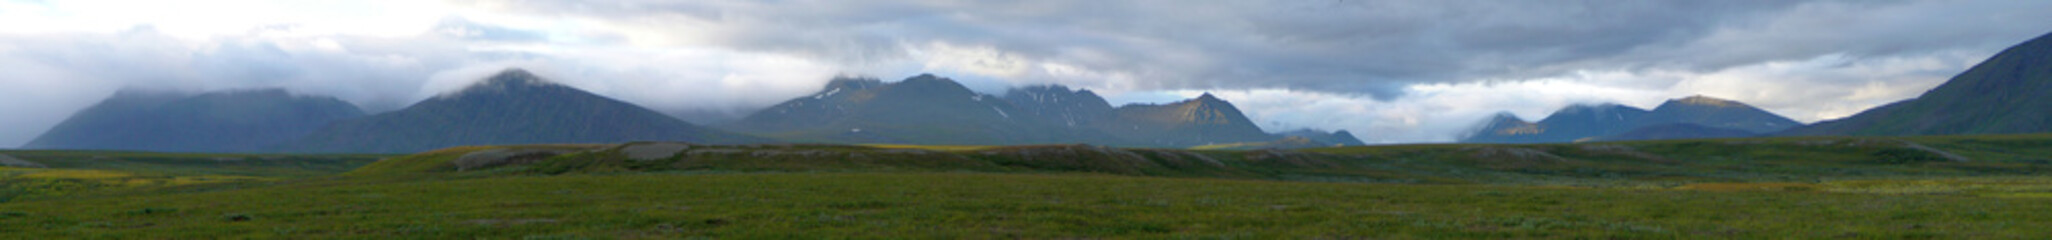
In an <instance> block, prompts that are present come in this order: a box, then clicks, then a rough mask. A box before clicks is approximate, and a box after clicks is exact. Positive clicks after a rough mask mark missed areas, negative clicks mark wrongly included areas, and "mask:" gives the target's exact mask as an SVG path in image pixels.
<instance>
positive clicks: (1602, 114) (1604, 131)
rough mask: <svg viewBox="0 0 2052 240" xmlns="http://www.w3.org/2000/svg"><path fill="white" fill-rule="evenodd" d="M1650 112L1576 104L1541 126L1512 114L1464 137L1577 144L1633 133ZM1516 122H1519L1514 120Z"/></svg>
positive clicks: (1470, 140)
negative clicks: (1641, 119)
mask: <svg viewBox="0 0 2052 240" xmlns="http://www.w3.org/2000/svg"><path fill="white" fill-rule="evenodd" d="M1647 113H1649V111H1646V110H1645V109H1639V108H1635V107H1631V106H1625V105H1618V104H1609V103H1605V104H1575V105H1570V106H1567V107H1565V108H1561V109H1560V110H1556V111H1554V112H1553V114H1552V115H1548V116H1546V118H1545V119H1541V120H1539V122H1537V123H1529V122H1524V120H1521V119H1516V116H1511V115H1509V113H1501V114H1498V115H1497V116H1496V117H1494V118H1492V119H1490V120H1488V121H1485V122H1484V123H1483V124H1479V125H1478V127H1477V129H1478V130H1476V131H1473V132H1471V133H1469V134H1468V135H1466V136H1465V137H1463V138H1462V139H1461V142H1466V143H1549V142H1574V141H1580V140H1588V139H1590V138H1592V137H1600V136H1609V135H1613V134H1618V133H1623V132H1625V131H1628V130H1631V126H1632V125H1634V124H1639V123H1638V122H1639V121H1640V118H1641V117H1644V116H1645V115H1646V114H1647ZM1512 120H1515V121H1512Z"/></svg>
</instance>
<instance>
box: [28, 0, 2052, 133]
mask: <svg viewBox="0 0 2052 240" xmlns="http://www.w3.org/2000/svg"><path fill="white" fill-rule="evenodd" d="M2047 9H2052V1H2013V0H1988V1H1881V0H1860V1H1779V0H1776V1H1729V0H1727V1H1458V0H1456V1H1447V0H1416V1H1379V0H1309V1H1243V0H1221V1H1201V0H1198V1H1193V0H1169V1H1103V0H1078V1H1064V0H1040V1H892V2H885V1H842V0H780V1H633V0H628V1H590V2H587V1H445V2H437V1H426V0H392V1H385V0H347V1H296V0H282V1H280V0H261V1H214V0H181V1H95V0H80V1H72V0H63V1H59V0H26V1H24V0H0V147H9V146H18V145H21V144H23V143H26V142H27V141H29V140H30V139H33V138H34V137H35V136H36V135H38V134H41V133H42V132H43V131H45V130H47V129H48V128H50V127H51V126H53V125H55V124H57V123H58V122H60V121H63V120H64V118H65V117H68V116H69V115H70V114H71V113H73V112H76V111H78V110H79V109H82V108H84V107H86V106H89V105H91V104H93V103H95V102H97V101H99V100H101V99H103V98H106V97H107V96H109V95H110V94H112V93H113V92H114V91H116V90H118V89H122V88H141V89H155V90H163V91H186V92H200V91H218V90H230V89H250V88H287V89H290V90H291V91H293V92H295V93H299V94H305V95H327V96H335V97H339V98H341V99H343V100H347V101H350V102H352V103H355V104H357V105H359V106H362V107H363V108H365V109H366V110H369V111H373V112H378V111H389V110H394V109H397V108H401V107H404V106H405V105H407V104H410V103H412V102H413V101H417V100H420V99H423V98H427V97H429V96H433V95H435V94H438V93H441V92H445V91H450V90H454V89H456V88H461V87H463V86H465V85H466V84H469V83H471V82H474V81H477V80H478V78H481V77H484V75H487V74H490V73H493V72H497V71H499V70H501V69H504V68H507V67H523V68H527V69H529V70H532V71H534V72H535V73H537V74H540V75H542V76H543V77H545V78H550V79H552V80H555V81H558V82H563V83H566V84H569V85H571V86H575V87H578V88H582V89H585V90H588V91H592V92H595V93H599V94H602V95H606V96H611V97H614V98H619V99H622V100H626V101H629V102H633V103H637V104H641V105H643V106H647V107H650V108H654V109H657V110H659V111H665V112H670V113H673V114H678V115H685V116H689V117H690V118H689V119H692V120H697V121H707V119H717V118H719V117H722V116H725V117H733V116H739V115H742V114H746V113H748V112H749V111H753V110H755V109H758V108H762V107H765V106H768V105H772V104H775V103H777V102H780V101H783V100H786V99H789V98H792V97H797V96H801V95H806V94H808V93H811V92H814V91H818V90H819V88H820V87H821V86H822V85H823V84H824V83H825V82H826V81H827V80H828V79H830V78H832V77H833V76H836V75H863V76H875V77H879V78H883V79H886V80H896V79H902V78H905V77H908V76H912V75H915V74H918V73H923V72H930V73H935V74H938V75H942V76H946V77H951V78H954V79H957V80H961V81H965V84H966V85H969V86H971V87H972V88H976V89H977V90H979V91H986V92H993V93H997V92H1000V91H1002V90H1003V89H1004V88H1006V87H1009V86H1018V85H1031V84H1051V83H1052V84H1065V85H1069V86H1072V87H1080V88H1086V89H1092V90H1095V91H1097V92H1099V93H1101V94H1105V95H1107V97H1108V98H1111V99H1112V101H1113V102H1114V104H1123V103H1134V102H1166V101H1173V100H1176V99H1179V98H1186V97H1193V96H1196V95H1198V94H1201V93H1204V92H1213V93H1216V94H1217V95H1218V96H1219V97H1220V98H1223V99H1226V100H1228V101H1231V102H1233V103H1235V104H1237V105H1238V106H1239V107H1241V108H1242V109H1243V110H1244V111H1245V112H1247V113H1249V114H1250V115H1251V116H1250V117H1252V118H1254V120H1255V121H1256V122H1258V123H1260V124H1261V125H1262V127H1263V128H1265V129H1266V130H1269V131H1284V130H1289V129H1291V128H1317V129H1327V130H1331V129H1347V130H1350V131H1351V132H1353V133H1355V134H1356V135H1357V136H1358V137H1360V138H1361V139H1362V140H1365V141H1367V142H1371V143H1410V142H1444V141H1451V140H1453V138H1454V137H1455V135H1456V134H1458V133H1459V132H1460V131H1461V130H1463V129H1466V128H1468V127H1469V126H1470V125H1472V124H1474V123H1475V122H1477V121H1480V120H1482V119H1483V118H1484V117H1486V116H1489V115H1490V114H1492V113H1496V112H1501V111H1509V112H1512V113H1515V114H1517V115H1518V116H1521V117H1524V118H1526V119H1531V120H1536V119H1538V118H1542V117H1544V116H1545V114H1547V113H1549V112H1551V111H1552V110H1554V109H1558V108H1561V107H1564V106H1567V105H1569V104H1575V103H1598V102H1614V103H1621V104H1626V105H1632V106H1638V107H1643V108H1651V107H1653V106H1655V105H1657V104H1659V103H1660V102H1661V101H1664V100H1666V99H1670V98H1680V97H1685V96H1689V95H1697V94H1702V95H1707V96H1712V97H1719V98H1727V99H1733V100H1738V101H1742V102H1747V103H1750V104H1753V105H1755V106H1759V107H1762V108H1765V109H1767V110H1769V111H1772V112H1775V113H1779V114H1782V115H1786V116H1788V117H1790V118H1794V119H1796V120H1799V121H1803V122H1814V121H1818V120H1826V119H1832V118H1839V117H1845V116H1849V115H1851V114H1854V113H1857V112H1859V111H1861V110H1864V109H1867V108H1870V107H1874V106H1877V105H1880V104H1884V103H1888V102H1893V101H1899V100H1903V99H1907V98H1912V97H1915V96H1916V95H1918V94H1920V93H1922V92H1923V91H1925V90H1928V89H1930V88H1931V87H1933V86H1936V85H1937V84H1940V83H1943V82H1944V81H1945V80H1946V79H1947V78H1949V77H1951V76H1952V75H1954V74H1957V73H1958V72H1960V71H1962V70H1964V69H1966V68H1967V67H1971V66H1972V65H1973V64H1975V63H1977V62H1979V61H1980V60H1982V59H1984V58H1986V57H1988V56H1990V55H1993V54H1994V53H1995V52H1997V51H2000V50H2001V49H2003V48H2004V47H2007V46H2010V45H2012V44H2016V43H2019V42H2022V41H2024V40H2026V39H2029V38H2032V37H2036V36H2039V35H2042V34H2045V33H2047V32H2052V11H2046V10H2047Z"/></svg>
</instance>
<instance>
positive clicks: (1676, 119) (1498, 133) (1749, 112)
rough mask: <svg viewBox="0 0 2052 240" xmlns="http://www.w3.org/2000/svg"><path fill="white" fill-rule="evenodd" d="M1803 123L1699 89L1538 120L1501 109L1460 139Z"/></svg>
mask: <svg viewBox="0 0 2052 240" xmlns="http://www.w3.org/2000/svg"><path fill="white" fill-rule="evenodd" d="M1801 125H1802V123H1799V122H1796V121H1795V120H1791V119H1788V118H1787V117H1782V116H1781V115H1776V114H1774V113H1771V112H1767V111H1766V110H1761V109H1759V108H1756V107H1753V106H1752V105H1747V104H1745V103H1740V102H1737V101H1731V100H1724V99H1717V98H1711V97H1706V96H1700V95H1699V96H1690V97H1686V98H1680V99H1671V100H1668V101H1667V102H1665V103H1662V104H1660V106H1659V107H1655V108H1653V110H1651V111H1648V110H1644V109H1639V108H1634V107H1630V106H1624V105H1618V104H1594V105H1573V106H1568V107H1566V108H1562V109H1561V110H1559V111H1554V113H1553V115H1549V116H1547V117H1546V119H1545V120H1540V121H1539V122H1537V123H1530V122H1525V121H1524V120H1520V119H1517V117H1516V116H1512V115H1509V114H1499V115H1498V116H1497V117H1495V118H1493V119H1490V120H1489V121H1485V122H1483V123H1480V124H1477V126H1476V127H1475V129H1476V130H1474V131H1471V132H1470V133H1468V134H1467V135H1466V136H1463V137H1462V138H1461V142H1465V143H1563V142H1579V141H1598V140H1622V139H1631V140H1653V139H1689V138H1718V137H1735V136H1736V137H1744V136H1751V135H1759V134H1766V133H1773V132H1777V131H1781V130H1784V129H1788V128H1791V127H1795V126H1801ZM1734 133H1748V134H1734Z"/></svg>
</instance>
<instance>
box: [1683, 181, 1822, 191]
mask: <svg viewBox="0 0 2052 240" xmlns="http://www.w3.org/2000/svg"><path fill="white" fill-rule="evenodd" d="M1818 188H1819V187H1818V186H1817V185H1816V184H1808V183H1697V184H1689V185H1682V186H1681V187H1675V188H1674V189H1678V190H1696V191H1812V190H1817V189H1818Z"/></svg>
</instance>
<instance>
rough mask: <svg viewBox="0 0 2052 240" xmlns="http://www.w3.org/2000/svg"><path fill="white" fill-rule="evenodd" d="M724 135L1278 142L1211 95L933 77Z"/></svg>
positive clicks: (851, 81)
mask: <svg viewBox="0 0 2052 240" xmlns="http://www.w3.org/2000/svg"><path fill="white" fill-rule="evenodd" d="M725 127H726V128H728V129H734V130H736V131H741V132H747V133H753V134H758V135H762V136H769V137H773V138H779V139H791V140H796V141H813V142H836V143H894V144H935V145H1024V144H1074V143H1087V144H1100V145H1114V146H1141V147H1190V146H1197V145H1206V144H1218V143H1238V142H1265V141H1273V140H1277V139H1281V138H1282V137H1283V136H1279V135H1275V134H1269V133H1265V132H1262V131H1261V129H1260V128H1259V127H1256V126H1255V125H1254V123H1253V121H1252V120H1249V119H1247V116H1246V115H1244V114H1242V113H1241V112H1240V110H1239V109H1238V108H1235V107H1234V106H1233V105H1232V103H1228V102H1226V101H1224V100H1221V99H1218V98H1217V97H1214V96H1211V95H1210V94H1204V95H1202V96H1198V97H1197V98H1194V99H1189V100H1184V101H1179V102H1174V103H1166V104H1131V105H1126V106H1120V107H1112V106H1111V104H1110V103H1109V102H1107V101H1105V100H1104V98H1102V97H1100V96H1097V95H1096V93H1093V92H1091V91H1089V90H1071V89H1069V88H1068V87H1066V86H1059V85H1048V86H1031V87H1023V88H1015V89H1011V90H1008V91H1007V92H1006V93H1005V95H1004V96H1002V97H1000V96H995V95H990V94H982V93H977V92H974V91H971V90H969V89H968V88H966V87H963V86H962V85H961V84H959V83H957V82H955V81H954V80H951V79H947V78H942V77H937V76H933V75H919V76H914V77H911V78H907V79H905V80H903V81H898V82H894V83H885V82H883V81H881V80H877V79H870V78H837V79H834V80H833V81H830V82H829V83H827V85H826V86H825V87H823V88H821V90H820V91H818V92H817V93H814V94H811V95H807V96H803V97H799V98H796V99H792V100H789V101H785V102H783V103H781V104H777V105H775V106H771V107H769V108H767V109H764V110H762V111H759V112H757V113H755V114H751V115H749V116H747V117H746V118H743V119H742V120H740V121H736V122H735V123H733V124H730V125H728V126H725ZM1327 135H1330V134H1327ZM1351 138H1352V137H1351V136H1348V139H1351ZM1358 142H1359V140H1354V141H1353V143H1355V144H1358Z"/></svg>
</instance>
